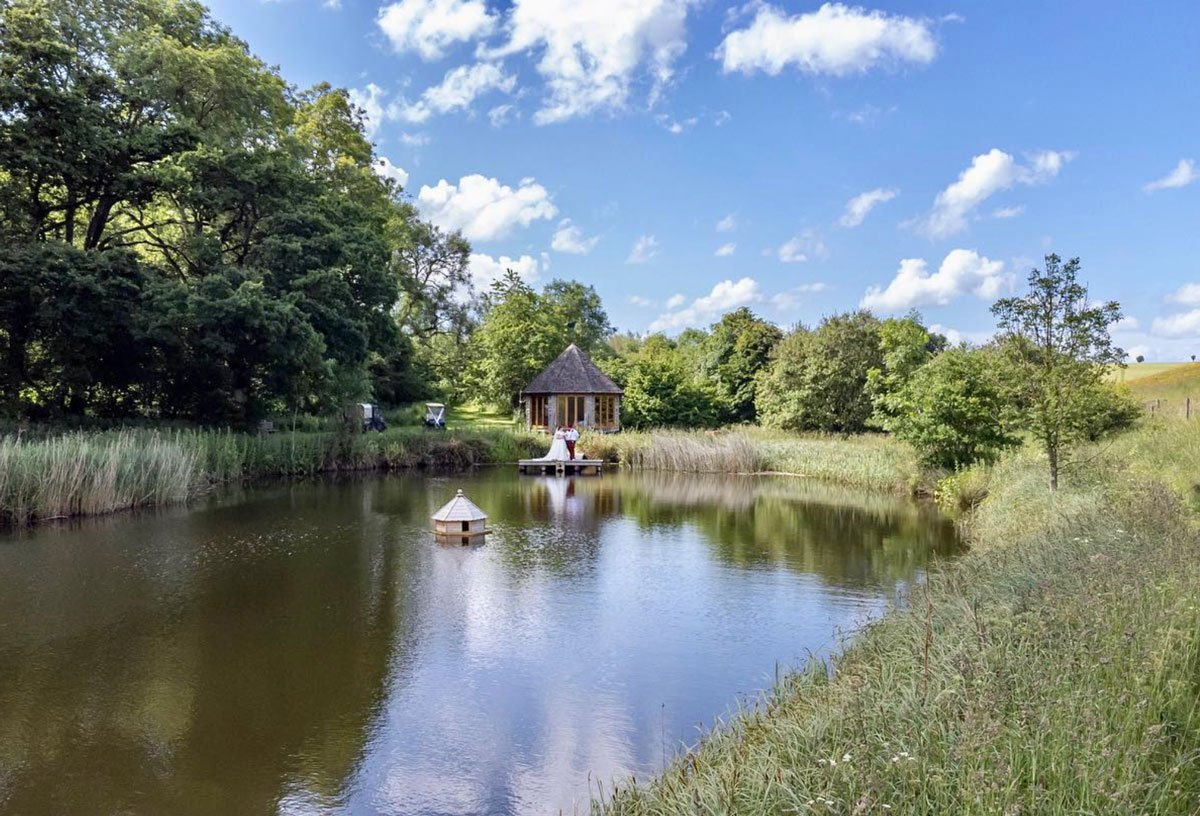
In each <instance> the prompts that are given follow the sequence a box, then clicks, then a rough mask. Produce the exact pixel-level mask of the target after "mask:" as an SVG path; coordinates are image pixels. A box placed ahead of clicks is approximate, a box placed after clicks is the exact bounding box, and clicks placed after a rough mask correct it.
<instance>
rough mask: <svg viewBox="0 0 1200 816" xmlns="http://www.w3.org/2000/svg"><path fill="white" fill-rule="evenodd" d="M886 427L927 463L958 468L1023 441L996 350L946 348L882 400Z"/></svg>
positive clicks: (989, 457)
mask: <svg viewBox="0 0 1200 816" xmlns="http://www.w3.org/2000/svg"><path fill="white" fill-rule="evenodd" d="M877 404H878V405H879V407H880V409H881V411H882V412H883V413H884V416H885V417H886V418H885V420H884V423H883V424H884V427H885V429H886V430H888V431H891V432H892V433H894V434H895V435H896V437H897V438H898V439H901V440H903V441H905V442H908V443H909V444H911V445H912V446H913V447H914V448H915V449H916V450H917V453H918V455H919V456H920V459H921V462H922V464H924V465H926V466H929V467H940V468H948V469H956V468H961V467H965V466H967V465H970V464H972V463H974V462H977V461H984V462H991V461H994V460H995V459H996V457H997V456H999V454H1000V452H1001V451H1002V450H1003V449H1005V448H1008V447H1013V446H1015V445H1017V444H1018V443H1019V441H1020V440H1019V439H1018V437H1017V436H1016V435H1015V434H1014V424H1015V423H1014V420H1015V419H1016V417H1015V416H1014V415H1013V411H1012V409H1011V408H1010V406H1009V404H1008V402H1007V393H1006V390H1005V387H1004V383H1003V380H1002V373H1001V371H1000V367H999V366H998V365H997V361H996V353H995V352H994V351H991V350H972V349H967V348H957V349H951V350H949V351H944V352H942V353H941V354H939V355H938V356H937V357H934V358H933V359H932V360H931V361H930V362H928V363H926V364H924V365H922V366H921V367H920V368H917V369H915V370H914V371H912V372H911V373H909V374H908V375H907V378H906V379H905V380H904V382H903V384H902V385H899V386H893V390H891V391H889V392H888V393H885V394H883V395H882V396H881V397H879V398H878V402H877Z"/></svg>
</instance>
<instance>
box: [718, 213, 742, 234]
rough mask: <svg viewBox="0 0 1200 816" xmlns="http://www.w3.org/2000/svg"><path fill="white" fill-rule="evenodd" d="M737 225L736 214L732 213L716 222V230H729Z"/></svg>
mask: <svg viewBox="0 0 1200 816" xmlns="http://www.w3.org/2000/svg"><path fill="white" fill-rule="evenodd" d="M736 226H737V216H735V215H734V214H733V213H730V214H729V215H727V216H725V217H724V218H722V219H721V220H720V221H718V222H717V232H731V231H732V230H733V229H734V228H735V227H736Z"/></svg>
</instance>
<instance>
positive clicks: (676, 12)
mask: <svg viewBox="0 0 1200 816" xmlns="http://www.w3.org/2000/svg"><path fill="white" fill-rule="evenodd" d="M692 4H693V2H692V0H605V2H595V0H561V1H560V2H555V3H551V2H545V1H544V0H516V2H515V3H514V5H513V9H512V12H511V13H510V15H509V19H508V25H507V31H508V40H507V42H506V43H504V44H503V45H501V46H500V47H498V48H495V49H492V50H491V51H490V52H487V53H490V54H492V55H496V56H502V55H506V54H515V53H519V52H533V53H534V54H536V55H538V58H537V62H536V69H537V71H538V73H539V74H540V75H541V76H542V78H543V79H544V80H545V84H546V96H545V99H544V100H543V102H542V107H541V108H540V109H539V110H538V111H537V113H535V114H534V117H533V120H534V122H535V123H537V124H548V123H551V122H561V121H563V120H565V119H570V118H572V117H575V116H582V115H585V114H588V113H591V112H593V111H598V110H609V111H613V110H619V109H621V108H623V107H624V106H625V105H626V103H627V101H628V99H629V96H630V92H631V89H632V88H633V85H634V83H635V81H637V80H640V79H641V78H643V77H645V78H648V80H649V83H650V89H649V100H648V101H649V103H650V104H651V105H652V104H653V103H654V102H655V100H656V99H657V97H658V95H659V94H660V92H661V91H662V89H663V88H664V87H665V86H666V85H667V84H668V83H669V82H670V81H671V78H672V77H673V75H674V64H675V61H676V60H677V59H678V58H679V57H680V55H682V54H683V52H684V50H685V49H686V47H687V42H686V37H685V31H684V21H685V19H686V17H687V12H688V9H689V7H690V6H691V5H692ZM481 5H482V4H481Z"/></svg>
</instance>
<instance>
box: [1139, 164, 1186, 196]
mask: <svg viewBox="0 0 1200 816" xmlns="http://www.w3.org/2000/svg"><path fill="white" fill-rule="evenodd" d="M1196 179H1200V173H1198V172H1196V163H1195V162H1194V161H1192V160H1191V159H1180V160H1179V164H1177V165H1175V169H1174V170H1172V171H1171V172H1170V173H1167V174H1166V175H1165V176H1163V177H1162V178H1160V179H1156V180H1155V181H1152V182H1150V183H1149V184H1146V185H1144V186H1143V187H1142V189H1143V190H1145V191H1146V192H1147V193H1152V192H1154V191H1155V190H1169V189H1173V188H1176V187H1186V186H1188V185H1189V184H1191V183H1192V182H1194V181H1196Z"/></svg>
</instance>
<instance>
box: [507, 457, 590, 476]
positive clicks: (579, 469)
mask: <svg viewBox="0 0 1200 816" xmlns="http://www.w3.org/2000/svg"><path fill="white" fill-rule="evenodd" d="M517 472H518V473H526V474H536V475H538V476H599V475H600V474H601V473H603V472H604V460H602V459H573V460H569V461H561V460H555V461H551V462H547V461H545V460H543V459H522V460H521V461H519V462H517Z"/></svg>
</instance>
